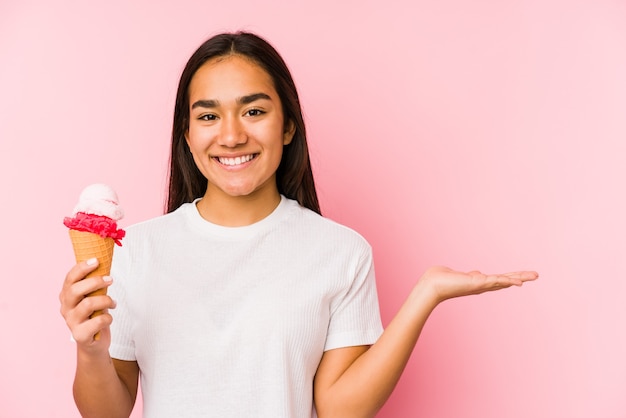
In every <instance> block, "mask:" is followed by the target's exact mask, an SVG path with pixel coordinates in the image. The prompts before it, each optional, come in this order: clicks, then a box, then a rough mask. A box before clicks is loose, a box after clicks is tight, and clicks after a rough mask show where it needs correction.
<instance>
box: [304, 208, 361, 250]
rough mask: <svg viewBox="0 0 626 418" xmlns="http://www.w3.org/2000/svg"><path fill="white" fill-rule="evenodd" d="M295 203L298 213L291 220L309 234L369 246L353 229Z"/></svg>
mask: <svg viewBox="0 0 626 418" xmlns="http://www.w3.org/2000/svg"><path fill="white" fill-rule="evenodd" d="M295 205H296V206H297V209H296V210H297V211H298V212H299V214H298V216H297V217H296V218H295V219H293V222H295V223H297V224H298V226H299V227H301V228H305V229H306V231H307V232H308V233H309V234H310V236H317V237H320V238H321V239H327V240H338V241H343V242H346V241H348V242H352V243H353V244H354V245H359V246H364V247H369V246H370V245H369V243H368V242H367V240H366V239H365V237H363V235H361V234H360V233H359V232H358V231H356V230H355V229H353V228H351V227H349V226H347V225H344V224H342V223H340V222H338V221H336V220H334V219H332V218H330V217H326V216H323V215H320V214H318V213H316V212H314V211H312V210H310V209H307V208H305V207H302V206H300V205H298V203H297V202H295Z"/></svg>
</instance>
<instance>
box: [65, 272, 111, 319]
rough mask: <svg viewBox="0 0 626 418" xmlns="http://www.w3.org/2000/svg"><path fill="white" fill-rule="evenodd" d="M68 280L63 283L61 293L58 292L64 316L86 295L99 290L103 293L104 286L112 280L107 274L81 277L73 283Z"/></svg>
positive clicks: (107, 285) (108, 284)
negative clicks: (86, 277)
mask: <svg viewBox="0 0 626 418" xmlns="http://www.w3.org/2000/svg"><path fill="white" fill-rule="evenodd" d="M69 283H70V282H69V281H68V282H67V283H66V285H64V287H63V289H62V290H61V293H60V294H59V301H60V302H61V314H62V315H63V316H65V312H67V311H69V310H72V309H74V308H75V307H76V306H77V305H79V304H80V303H81V302H82V301H83V300H84V299H85V298H86V297H87V296H88V295H90V294H92V293H94V292H98V291H101V292H99V293H102V294H104V293H105V292H106V288H107V287H109V286H110V285H111V284H112V283H113V280H112V279H111V277H109V276H104V277H90V278H88V279H82V280H80V281H78V282H75V283H73V284H71V285H70V284H69Z"/></svg>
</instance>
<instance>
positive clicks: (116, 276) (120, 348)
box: [108, 243, 136, 361]
mask: <svg viewBox="0 0 626 418" xmlns="http://www.w3.org/2000/svg"><path fill="white" fill-rule="evenodd" d="M130 266H131V263H130V254H129V250H128V247H127V245H126V243H125V244H124V246H123V247H116V248H115V252H114V254H113V263H112V265H111V277H112V278H113V284H112V285H111V286H110V287H109V289H108V293H109V295H110V296H111V297H112V298H113V300H115V301H116V303H117V306H116V307H115V309H111V311H110V314H111V316H112V317H113V322H112V323H111V346H110V347H109V354H110V355H111V357H112V358H115V359H119V360H126V361H133V360H136V357H135V345H134V342H133V338H132V324H133V318H132V317H131V315H130V312H131V309H130V306H129V303H130V300H129V299H130V298H129V290H130V289H129V284H130V283H129V278H130V273H129V272H130Z"/></svg>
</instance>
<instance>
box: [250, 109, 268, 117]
mask: <svg viewBox="0 0 626 418" xmlns="http://www.w3.org/2000/svg"><path fill="white" fill-rule="evenodd" d="M263 113H265V112H263V111H262V110H261V109H250V110H248V111H247V112H246V115H248V116H260V115H262V114H263Z"/></svg>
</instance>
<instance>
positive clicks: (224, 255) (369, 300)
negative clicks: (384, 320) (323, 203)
mask: <svg viewBox="0 0 626 418" xmlns="http://www.w3.org/2000/svg"><path fill="white" fill-rule="evenodd" d="M111 276H112V277H113V278H114V283H113V285H112V286H111V288H110V289H109V292H110V294H111V296H112V297H113V298H114V299H115V300H116V301H117V304H118V306H117V308H116V309H114V310H112V311H111V314H112V315H113V317H114V320H113V324H112V326H111V330H112V343H111V348H110V352H111V356H112V357H113V358H117V359H121V360H136V361H137V362H138V364H139V368H140V370H141V388H142V394H143V400H144V416H145V417H146V418H161V417H162V418H172V417H185V418H193V417H202V418H207V417H219V418H228V417H233V418H242V417H267V418H280V417H285V418H299V417H303V418H304V417H306V418H309V417H314V416H315V411H314V407H313V378H314V376H315V372H316V370H317V366H318V365H319V362H320V359H321V357H322V354H323V352H324V351H326V350H330V349H333V348H339V347H348V346H356V345H369V344H373V343H374V342H375V341H376V340H377V339H378V337H379V336H380V334H381V332H382V325H381V320H380V314H379V308H378V300H377V295H376V283H375V279H374V268H373V262H372V253H371V247H370V246H369V244H368V243H367V242H366V241H365V239H363V238H362V237H361V236H360V235H359V234H357V233H356V232H354V231H353V230H351V229H349V228H347V227H344V226H342V225H339V224H337V223H335V222H333V221H331V220H328V219H326V218H323V217H321V216H319V215H317V214H316V213H314V212H313V211H310V210H308V209H305V208H303V207H301V206H300V205H298V203H297V202H295V201H293V200H289V199H287V198H285V197H282V198H281V202H280V204H279V206H278V207H277V208H276V209H275V210H274V211H273V212H272V213H271V214H270V215H269V216H268V217H266V218H265V219H263V220H261V221H260V222H257V223H255V224H252V225H249V226H244V227H236V228H231V227H223V226H219V225H215V224H212V223H209V222H207V221H206V220H204V219H203V218H202V217H201V216H200V214H199V213H198V210H197V208H196V205H195V204H194V203H187V204H184V205H182V206H181V207H180V208H179V209H177V210H176V211H174V212H172V213H170V214H167V215H164V216H160V217H158V218H155V219H152V220H149V221H146V222H142V223H140V224H137V225H134V226H132V227H130V228H128V230H127V236H126V238H125V239H124V242H123V247H117V248H116V250H115V256H114V262H113V267H112V272H111Z"/></svg>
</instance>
